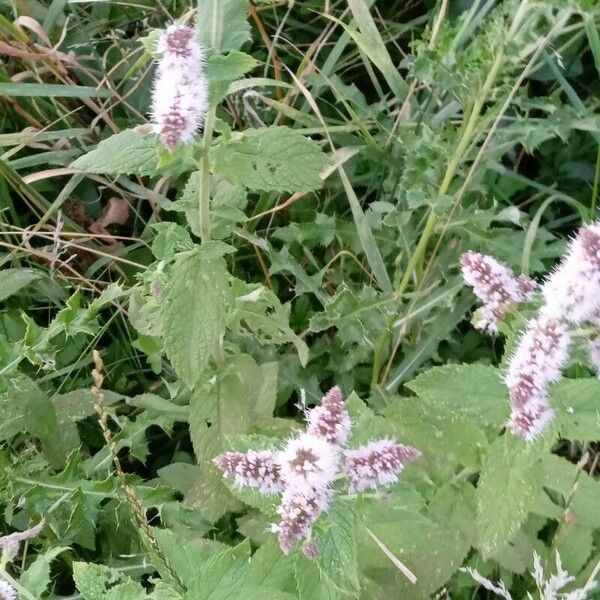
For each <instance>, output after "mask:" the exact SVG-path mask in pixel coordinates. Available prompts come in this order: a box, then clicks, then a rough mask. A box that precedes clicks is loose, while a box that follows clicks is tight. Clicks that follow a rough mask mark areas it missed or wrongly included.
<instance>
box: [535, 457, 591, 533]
mask: <svg viewBox="0 0 600 600" xmlns="http://www.w3.org/2000/svg"><path fill="white" fill-rule="evenodd" d="M541 470H542V476H543V478H544V488H546V489H549V490H553V491H554V492H558V493H559V494H560V495H561V496H562V498H561V508H562V509H563V512H564V509H565V508H567V509H568V511H569V513H570V517H571V519H570V520H571V521H572V522H574V523H577V524H579V525H584V526H586V527H592V528H598V527H600V482H598V481H596V480H595V479H594V478H592V477H590V476H589V475H588V474H587V473H586V472H585V471H582V470H580V469H579V468H578V467H577V465H575V464H573V463H571V462H569V461H568V460H565V459H564V458H561V457H559V456H556V455H555V454H548V455H546V456H544V457H543V461H542V466H541ZM567 500H570V502H569V504H568V506H565V504H566V502H567Z"/></svg>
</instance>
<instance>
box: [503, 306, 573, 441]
mask: <svg viewBox="0 0 600 600" xmlns="http://www.w3.org/2000/svg"><path fill="white" fill-rule="evenodd" d="M570 341H571V334H570V332H569V329H568V327H567V326H566V325H565V324H564V323H562V322H560V321H558V320H556V319H554V318H551V317H547V316H544V315H541V316H538V317H537V318H536V319H533V320H532V321H530V323H529V325H528V327H527V330H526V331H525V333H524V334H523V336H522V337H521V340H520V341H519V344H518V346H517V350H516V351H515V354H514V355H513V357H512V359H511V361H510V364H509V366H508V373H507V375H506V384H507V386H508V391H509V396H510V404H511V417H510V421H509V428H510V429H511V430H512V431H513V433H515V434H517V435H520V436H522V437H524V438H525V439H526V440H532V439H534V438H535V437H537V436H538V435H539V434H540V433H541V432H542V431H543V430H544V428H545V426H546V425H547V424H548V423H549V422H550V421H551V420H552V411H551V410H550V407H549V404H548V386H549V385H550V384H551V383H554V382H556V381H558V380H559V379H560V378H561V377H562V369H563V367H564V365H565V363H566V362H567V359H568V356H569V344H570Z"/></svg>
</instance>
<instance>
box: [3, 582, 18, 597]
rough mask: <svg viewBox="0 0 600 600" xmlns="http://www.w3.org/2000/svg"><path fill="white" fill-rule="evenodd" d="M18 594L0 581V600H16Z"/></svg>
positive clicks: (7, 584) (8, 584)
mask: <svg viewBox="0 0 600 600" xmlns="http://www.w3.org/2000/svg"><path fill="white" fill-rule="evenodd" d="M18 597H19V592H17V590H16V589H15V588H14V587H13V586H12V585H10V583H8V581H4V579H0V600H17V599H18Z"/></svg>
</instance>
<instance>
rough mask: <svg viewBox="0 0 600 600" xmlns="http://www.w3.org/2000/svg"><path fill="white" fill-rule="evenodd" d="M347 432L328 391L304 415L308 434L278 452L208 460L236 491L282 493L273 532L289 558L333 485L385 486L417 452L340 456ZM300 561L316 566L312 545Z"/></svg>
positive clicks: (374, 447) (344, 416)
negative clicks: (343, 481)
mask: <svg viewBox="0 0 600 600" xmlns="http://www.w3.org/2000/svg"><path fill="white" fill-rule="evenodd" d="M350 429H351V421H350V415H349V414H348V411H347V410H346V406H345V403H344V398H343V396H342V392H341V390H340V389H339V388H338V387H334V388H333V389H331V390H330V391H329V392H328V393H327V394H325V396H324V397H323V399H322V401H321V405H320V406H317V407H315V408H313V409H312V410H310V411H308V413H307V433H302V434H300V435H298V436H295V437H292V438H290V439H289V440H288V441H287V442H286V444H285V446H284V448H283V449H282V450H280V451H277V452H272V451H253V450H251V451H249V452H246V453H241V452H226V453H224V454H221V455H219V456H217V457H216V458H214V459H213V462H214V463H215V464H216V465H217V467H219V468H220V469H221V471H223V474H224V475H225V476H226V477H229V478H231V479H233V480H234V482H235V483H236V484H237V485H240V486H249V487H255V488H258V489H259V490H260V491H261V492H262V493H263V494H269V493H273V492H282V496H281V504H280V506H279V511H278V512H279V515H280V516H281V521H280V522H279V523H278V524H274V525H273V526H272V530H273V532H275V533H277V534H278V537H279V545H280V547H281V550H282V551H283V552H284V553H285V554H288V553H289V552H290V551H291V550H292V548H293V547H294V545H295V544H296V542H299V541H301V540H303V539H306V538H307V537H308V536H309V535H310V532H311V529H312V526H313V525H314V524H315V522H316V521H317V519H318V518H319V516H320V515H321V513H322V512H323V511H325V510H327V507H328V506H329V502H330V500H331V498H332V496H333V490H332V485H333V482H334V481H335V480H337V479H338V478H340V477H344V476H345V477H346V479H347V482H348V488H349V490H350V491H351V492H358V491H361V490H364V489H366V488H368V487H376V486H377V485H390V484H392V483H394V482H395V481H396V480H397V479H398V475H399V473H400V472H401V471H402V469H403V468H404V466H405V465H406V464H407V463H409V462H412V461H413V460H416V459H417V458H418V457H419V456H420V454H421V453H420V452H419V451H418V450H415V449H414V448H411V447H409V446H403V445H402V444H397V443H396V442H393V441H392V440H378V441H375V442H372V443H371V444H369V445H367V446H364V447H363V448H359V449H358V450H345V451H344V449H343V446H344V444H345V443H346V440H347V438H348V434H349V432H350ZM303 552H304V554H305V556H306V557H307V558H309V559H311V560H316V559H317V558H318V556H319V549H318V547H317V545H316V543H315V542H314V541H313V540H310V541H308V542H307V543H306V544H305V545H304V546H303Z"/></svg>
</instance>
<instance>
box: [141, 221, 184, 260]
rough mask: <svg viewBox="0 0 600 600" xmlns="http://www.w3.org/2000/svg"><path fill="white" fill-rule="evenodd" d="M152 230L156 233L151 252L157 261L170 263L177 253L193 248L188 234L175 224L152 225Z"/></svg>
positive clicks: (165, 222)
mask: <svg viewBox="0 0 600 600" xmlns="http://www.w3.org/2000/svg"><path fill="white" fill-rule="evenodd" d="M152 229H154V231H156V236H155V237H154V239H153V240H152V246H151V250H152V254H154V256H155V257H156V258H157V259H158V260H164V261H170V260H172V259H173V257H174V256H175V254H176V253H177V252H182V251H185V250H191V249H192V248H193V247H194V243H193V242H192V238H191V237H190V234H189V233H188V232H187V230H186V229H184V228H183V227H182V226H181V225H177V223H170V222H168V221H164V222H162V223H154V224H153V225H152Z"/></svg>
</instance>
